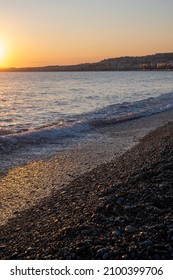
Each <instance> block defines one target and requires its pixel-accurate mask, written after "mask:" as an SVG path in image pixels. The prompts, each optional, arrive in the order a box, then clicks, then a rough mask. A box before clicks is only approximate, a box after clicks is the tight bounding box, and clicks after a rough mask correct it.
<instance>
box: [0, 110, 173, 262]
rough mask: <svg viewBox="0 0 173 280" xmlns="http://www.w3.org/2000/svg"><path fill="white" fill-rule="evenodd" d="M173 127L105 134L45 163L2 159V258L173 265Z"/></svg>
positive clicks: (154, 124) (118, 128) (138, 124)
mask: <svg viewBox="0 0 173 280" xmlns="http://www.w3.org/2000/svg"><path fill="white" fill-rule="evenodd" d="M172 121H173V111H172V110H170V111H167V112H164V113H160V114H156V115H153V116H149V117H145V118H140V119H137V120H133V121H129V122H125V123H121V124H118V125H112V126H110V127H106V128H102V130H100V131H98V133H102V134H103V135H104V137H103V138H102V142H99V141H98V142H97V143H93V142H91V143H88V144H87V145H85V144H84V145H81V146H77V147H75V148H74V149H71V150H67V151H64V152H61V153H59V154H58V155H54V156H52V157H50V158H47V159H41V158H40V159H37V160H35V161H31V162H26V161H25V153H24V152H23V151H21V152H20V160H19V156H17V153H18V155H19V151H12V152H11V153H13V155H16V157H15V156H13V161H11V162H10V164H9V160H8V155H5V154H3V153H2V155H1V157H2V160H1V166H2V168H1V178H0V183H1V184H0V191H1V209H0V214H1V226H0V258H1V259H7V260H8V259H74V260H80V259H103V260H107V259H108V260H109V259H120V260H121V259H154V260H157V259H173V192H172V183H173V173H172V170H173V122H172ZM98 130H99V129H98ZM21 162H22V165H21Z"/></svg>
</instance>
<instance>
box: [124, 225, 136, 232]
mask: <svg viewBox="0 0 173 280" xmlns="http://www.w3.org/2000/svg"><path fill="white" fill-rule="evenodd" d="M137 230H138V229H137V228H136V227H133V226H131V225H128V226H126V227H125V231H126V232H128V233H134V232H136V231H137Z"/></svg>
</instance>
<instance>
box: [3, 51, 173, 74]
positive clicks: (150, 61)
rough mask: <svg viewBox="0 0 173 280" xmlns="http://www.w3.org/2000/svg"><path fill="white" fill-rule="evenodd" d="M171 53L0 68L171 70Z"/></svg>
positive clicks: (43, 70)
mask: <svg viewBox="0 0 173 280" xmlns="http://www.w3.org/2000/svg"><path fill="white" fill-rule="evenodd" d="M172 69H173V53H157V54H154V55H146V56H125V57H119V58H108V59H104V60H102V61H100V62H96V63H84V64H77V65H67V66H59V65H57V66H45V67H25V68H10V69H0V71H6V72H52V71H54V72H56V71H59V72H60V71H128V70H134V71H140V70H172Z"/></svg>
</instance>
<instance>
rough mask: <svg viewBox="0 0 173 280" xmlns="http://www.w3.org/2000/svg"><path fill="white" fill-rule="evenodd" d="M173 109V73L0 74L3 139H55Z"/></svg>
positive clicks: (0, 137)
mask: <svg viewBox="0 0 173 280" xmlns="http://www.w3.org/2000/svg"><path fill="white" fill-rule="evenodd" d="M171 108H173V72H166V71H165V72H157V71H156V72H154V71H153V72H61V73H58V72H51V73H0V139H1V140H2V141H5V140H8V141H13V142H14V141H21V140H22V141H28V142H32V141H40V140H42V141H44V140H45V141H51V140H52V139H53V140H55V139H57V138H58V137H66V136H68V137H72V136H74V135H75V136H76V135H77V134H80V133H81V132H86V133H87V132H88V131H89V130H90V129H91V127H93V126H97V124H99V125H101V124H102V123H103V124H104V125H105V124H106V123H111V122H112V123H115V122H119V121H123V120H128V119H133V118H136V117H140V116H145V115H150V114H155V113H157V112H161V111H165V110H168V109H171Z"/></svg>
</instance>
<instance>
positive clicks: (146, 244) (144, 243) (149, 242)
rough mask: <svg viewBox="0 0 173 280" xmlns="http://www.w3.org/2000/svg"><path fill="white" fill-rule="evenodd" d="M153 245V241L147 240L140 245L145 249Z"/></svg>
mask: <svg viewBox="0 0 173 280" xmlns="http://www.w3.org/2000/svg"><path fill="white" fill-rule="evenodd" d="M152 244H153V242H152V241H151V240H145V241H143V242H141V243H140V245H141V246H144V247H148V246H151V245H152Z"/></svg>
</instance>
